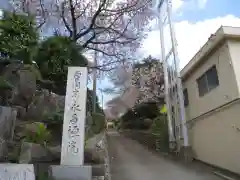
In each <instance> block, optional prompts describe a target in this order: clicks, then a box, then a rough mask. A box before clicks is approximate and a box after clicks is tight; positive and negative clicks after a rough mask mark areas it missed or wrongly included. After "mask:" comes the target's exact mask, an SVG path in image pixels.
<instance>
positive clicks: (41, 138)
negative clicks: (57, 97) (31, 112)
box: [24, 122, 51, 146]
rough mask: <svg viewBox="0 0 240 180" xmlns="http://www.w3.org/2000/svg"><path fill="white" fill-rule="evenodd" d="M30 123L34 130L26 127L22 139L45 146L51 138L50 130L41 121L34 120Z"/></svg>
mask: <svg viewBox="0 0 240 180" xmlns="http://www.w3.org/2000/svg"><path fill="white" fill-rule="evenodd" d="M32 125H34V130H33V129H27V128H26V131H25V138H24V141H26V142H31V143H36V144H41V145H44V146H46V144H47V143H48V142H49V140H50V139H51V132H50V131H49V130H48V129H47V127H46V126H45V124H43V123H41V122H35V123H33V124H32Z"/></svg>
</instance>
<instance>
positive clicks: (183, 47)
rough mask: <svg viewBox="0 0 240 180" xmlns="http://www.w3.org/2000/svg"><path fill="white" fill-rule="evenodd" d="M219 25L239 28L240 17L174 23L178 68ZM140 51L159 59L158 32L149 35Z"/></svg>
mask: <svg viewBox="0 0 240 180" xmlns="http://www.w3.org/2000/svg"><path fill="white" fill-rule="evenodd" d="M221 25H223V26H234V27H240V17H235V16H233V15H227V16H224V17H216V18H213V19H207V20H204V21H199V22H196V23H190V22H188V21H181V22H177V23H175V32H176V38H177V41H178V53H179V58H180V68H183V67H184V66H185V65H186V64H187V63H188V62H189V61H190V60H191V58H192V57H193V56H194V55H195V54H196V53H197V51H198V50H199V49H200V48H201V47H202V46H203V45H204V44H205V42H206V41H207V40H208V38H209V37H210V35H211V34H213V33H215V31H216V30H217V29H218V28H219V27H220V26H221ZM142 51H143V53H144V54H145V56H147V55H149V54H151V55H153V56H157V57H160V35H159V31H157V30H156V31H153V32H151V33H149V36H148V38H147V39H146V40H145V41H144V43H143V49H142Z"/></svg>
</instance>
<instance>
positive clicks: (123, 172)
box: [108, 131, 221, 180]
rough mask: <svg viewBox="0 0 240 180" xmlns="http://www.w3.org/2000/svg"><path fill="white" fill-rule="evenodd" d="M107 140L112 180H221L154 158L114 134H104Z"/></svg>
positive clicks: (208, 173) (199, 171)
mask: <svg viewBox="0 0 240 180" xmlns="http://www.w3.org/2000/svg"><path fill="white" fill-rule="evenodd" d="M108 140H109V141H108V146H109V156H110V167H111V168H110V170H111V177H112V180H221V179H220V178H219V177H217V176H215V175H213V174H212V173H210V172H207V171H203V170H200V169H194V168H187V167H186V166H183V165H181V164H179V163H175V162H173V161H170V160H167V159H166V158H164V157H161V156H159V155H155V154H153V153H152V152H150V151H148V150H147V149H146V148H145V147H143V146H142V145H140V144H139V143H137V142H136V141H133V140H131V139H128V138H125V137H123V136H122V135H120V134H118V133H117V132H114V131H112V132H108Z"/></svg>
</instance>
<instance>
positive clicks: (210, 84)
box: [197, 65, 219, 97]
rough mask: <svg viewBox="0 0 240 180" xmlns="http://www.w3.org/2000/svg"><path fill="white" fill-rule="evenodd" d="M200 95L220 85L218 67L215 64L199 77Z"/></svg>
mask: <svg viewBox="0 0 240 180" xmlns="http://www.w3.org/2000/svg"><path fill="white" fill-rule="evenodd" d="M197 84H198V93H199V96H200V97H201V96H204V95H205V94H207V93H209V92H210V91H211V90H212V89H214V88H216V87H217V86H218V85H219V80H218V73H217V68H216V66H215V65H214V66H213V67H211V68H210V69H208V70H207V71H206V72H205V73H204V74H203V75H202V76H201V77H199V78H198V79H197Z"/></svg>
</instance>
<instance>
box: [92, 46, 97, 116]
mask: <svg viewBox="0 0 240 180" xmlns="http://www.w3.org/2000/svg"><path fill="white" fill-rule="evenodd" d="M95 49H97V45H96V48H95ZM97 55H98V54H97V51H96V50H95V51H94V63H93V64H94V68H93V101H92V103H93V104H92V108H93V111H92V112H93V113H96V103H97V69H96V67H97V64H98V62H97Z"/></svg>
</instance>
